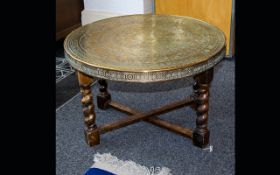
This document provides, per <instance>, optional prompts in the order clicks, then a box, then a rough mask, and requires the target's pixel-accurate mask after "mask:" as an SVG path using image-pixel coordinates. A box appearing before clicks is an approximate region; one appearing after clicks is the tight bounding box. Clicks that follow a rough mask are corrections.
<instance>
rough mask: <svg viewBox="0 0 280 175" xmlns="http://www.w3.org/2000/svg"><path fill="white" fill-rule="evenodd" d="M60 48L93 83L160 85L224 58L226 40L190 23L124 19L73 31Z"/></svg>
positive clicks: (140, 17) (214, 30) (155, 17)
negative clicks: (125, 82)
mask: <svg viewBox="0 0 280 175" xmlns="http://www.w3.org/2000/svg"><path fill="white" fill-rule="evenodd" d="M64 48H65V55H66V59H67V60H68V61H69V63H70V64H71V65H72V66H73V67H74V68H76V69H78V70H80V71H82V72H84V73H86V74H88V75H91V76H94V77H99V78H105V79H110V80H116V81H132V82H151V81H165V80H172V79H178V78H182V77H186V76H192V75H195V74H197V73H200V72H202V71H205V70H207V69H209V68H211V67H213V66H215V65H216V64H217V63H218V62H219V61H221V59H222V58H223V57H224V55H225V36H224V34H223V32H222V31H221V30H219V29H218V28H216V27H214V26H212V25H210V24H208V23H206V22H203V21H200V20H197V19H194V18H191V17H181V16H171V15H128V16H121V17H113V18H108V19H104V20H100V21H97V22H94V23H91V24H88V25H85V26H83V27H80V28H79V29H76V30H75V31H73V32H72V33H70V34H69V35H68V36H67V38H66V39H65V41H64Z"/></svg>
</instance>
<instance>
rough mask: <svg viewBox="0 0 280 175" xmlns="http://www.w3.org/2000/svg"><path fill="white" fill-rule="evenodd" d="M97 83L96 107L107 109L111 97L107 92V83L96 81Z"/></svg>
mask: <svg viewBox="0 0 280 175" xmlns="http://www.w3.org/2000/svg"><path fill="white" fill-rule="evenodd" d="M98 83H99V94H98V95H97V106H98V108H100V109H107V108H108V107H109V105H108V104H109V103H110V101H111V95H110V94H109V93H108V91H107V87H108V85H107V82H106V80H103V79H101V80H98Z"/></svg>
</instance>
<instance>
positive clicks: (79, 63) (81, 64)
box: [64, 14, 226, 82]
mask: <svg viewBox="0 0 280 175" xmlns="http://www.w3.org/2000/svg"><path fill="white" fill-rule="evenodd" d="M127 16H139V14H135V15H124V16H116V17H112V18H120V17H127ZM141 16H167V17H168V16H174V17H178V18H187V19H193V20H195V21H199V22H201V23H204V24H206V25H211V24H209V23H207V22H205V21H202V20H199V19H196V18H193V17H189V16H177V15H152V14H141ZM112 18H110V19H112ZM107 19H108V18H107ZM104 20H106V19H104ZM100 21H103V20H99V21H96V22H93V23H98V22H100ZM93 23H90V24H93ZM90 24H86V25H85V26H88V25H90ZM85 26H81V27H79V28H77V29H75V30H74V31H73V32H71V33H70V34H69V35H68V36H67V37H66V38H65V40H64V48H67V44H68V43H69V38H70V36H71V34H73V33H75V32H77V31H78V30H81V28H83V27H85ZM211 27H212V28H215V29H216V30H218V31H221V30H220V29H219V28H217V27H216V26H214V25H211ZM221 33H222V36H223V39H224V41H225V40H226V38H225V35H224V33H223V32H222V31H221ZM225 48H226V42H224V45H223V46H222V47H221V49H220V50H217V51H216V52H214V53H212V54H211V55H208V56H204V57H202V59H203V61H200V62H194V63H192V64H188V65H181V66H173V67H172V66H170V67H168V68H161V69H160V70H157V69H149V70H148V71H147V70H137V71H135V70H132V69H131V70H129V69H126V70H119V69H114V68H110V67H106V66H99V65H95V64H92V63H89V62H86V61H83V60H81V59H79V58H78V57H77V56H76V55H73V54H72V53H71V52H70V51H69V50H67V49H65V57H66V59H67V61H68V62H69V63H70V64H71V65H72V66H73V67H74V68H75V69H77V70H79V71H82V72H84V73H86V74H88V75H90V76H93V77H99V78H104V79H109V80H116V81H129V82H156V81H166V80H173V79H179V78H183V77H187V76H192V75H195V74H197V73H200V72H203V71H205V70H207V69H210V68H211V67H214V66H215V65H216V64H218V63H219V62H220V61H221V60H222V59H223V57H224V55H225ZM211 61H214V62H213V63H212V64H211V65H208V66H207V64H208V63H209V62H211ZM205 65H206V66H205ZM201 66H205V67H206V68H205V69H203V71H202V70H199V71H194V72H190V73H188V74H185V75H183V76H181V77H180V76H179V77H177V78H176V77H172V78H170V79H169V78H167V79H166V78H163V79H157V78H152V79H149V78H148V79H145V78H144V79H141V78H140V79H134V78H119V79H117V78H112V77H110V76H106V73H108V72H109V73H111V74H112V72H115V73H117V74H118V73H120V74H127V75H132V74H136V75H137V74H138V76H139V75H141V74H150V76H154V75H153V74H156V73H166V74H167V73H179V74H180V71H182V70H184V69H188V68H189V69H191V68H193V69H195V68H198V67H201ZM90 69H92V71H91V70H90ZM94 70H95V72H94ZM102 71H103V72H104V74H105V75H102V74H99V73H96V72H102ZM148 76H149V75H148Z"/></svg>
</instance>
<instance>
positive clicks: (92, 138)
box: [85, 129, 100, 147]
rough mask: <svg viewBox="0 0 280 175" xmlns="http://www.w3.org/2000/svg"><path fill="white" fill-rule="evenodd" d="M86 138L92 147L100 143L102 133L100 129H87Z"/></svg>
mask: <svg viewBox="0 0 280 175" xmlns="http://www.w3.org/2000/svg"><path fill="white" fill-rule="evenodd" d="M85 139H86V142H87V144H88V145H89V146H90V147H93V146H95V145H98V144H100V133H99V131H98V129H94V130H92V131H90V130H85Z"/></svg>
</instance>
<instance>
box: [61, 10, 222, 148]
mask: <svg viewBox="0 0 280 175" xmlns="http://www.w3.org/2000/svg"><path fill="white" fill-rule="evenodd" d="M64 49H65V56H66V59H67V60H68V62H69V63H70V64H71V65H72V67H74V68H75V69H76V71H77V75H78V80H79V85H80V88H81V93H82V96H83V97H82V100H81V102H82V104H83V113H84V122H85V126H86V127H85V137H86V142H87V143H88V145H89V146H94V145H97V144H99V143H100V134H103V133H106V132H108V131H112V130H115V129H118V128H121V127H124V126H127V125H130V124H133V123H136V122H139V121H145V122H149V123H152V124H155V125H157V126H160V127H163V128H166V129H168V130H170V131H174V132H176V133H179V134H181V135H184V136H186V137H189V138H191V139H192V140H193V143H194V145H195V146H198V147H201V148H203V147H205V146H207V145H208V143H209V130H208V127H207V123H208V108H209V87H210V83H211V81H212V79H213V67H214V66H215V65H217V64H218V63H219V62H220V61H221V60H222V59H223V58H224V56H225V36H224V34H223V32H222V31H221V30H219V29H218V28H216V27H215V26H212V25H210V24H208V23H206V22H203V21H200V20H197V19H194V18H191V17H181V16H171V15H150V14H149V15H128V16H120V17H113V18H108V19H104V20H100V21H97V22H94V23H91V24H88V25H85V26H83V27H80V28H78V29H76V30H75V31H73V32H72V33H70V34H69V35H68V36H67V38H66V39H65V41H64ZM188 76H192V77H193V78H194V80H195V84H194V85H193V89H194V91H193V94H191V95H190V96H188V97H186V98H184V99H183V100H180V101H177V102H174V103H171V104H168V105H164V106H162V107H160V108H156V109H153V110H151V111H148V112H141V111H138V110H136V109H132V108H130V107H128V106H125V105H122V104H120V103H118V102H115V101H113V100H111V95H110V94H109V92H108V90H107V82H106V79H108V80H113V81H123V82H136V83H148V82H161V81H168V80H174V79H180V78H184V77H188ZM94 77H97V78H99V80H98V83H99V85H100V93H99V94H98V95H97V106H98V108H100V109H104V110H105V109H107V108H109V107H112V108H115V109H117V110H120V111H122V112H124V113H127V114H129V116H128V117H127V118H124V119H121V120H118V121H115V122H113V123H111V124H104V125H101V126H97V125H96V123H95V118H96V116H95V112H94V104H93V96H92V93H91V88H90V85H91V83H92V82H93V81H94ZM184 106H190V107H191V108H193V109H194V110H195V111H196V113H197V119H196V128H195V129H194V130H192V129H189V128H185V127H182V126H179V125H176V124H173V123H170V122H167V121H165V120H162V119H160V118H158V117H157V116H158V115H160V114H162V113H166V112H169V111H171V110H174V109H177V108H180V107H184Z"/></svg>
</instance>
